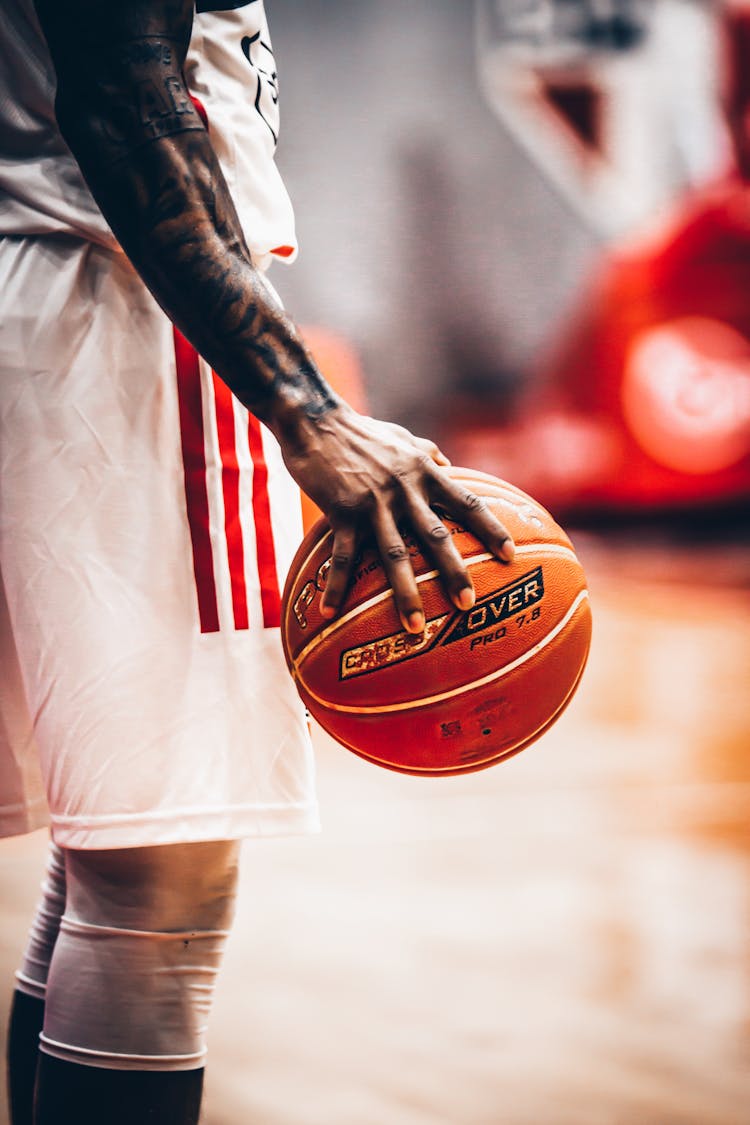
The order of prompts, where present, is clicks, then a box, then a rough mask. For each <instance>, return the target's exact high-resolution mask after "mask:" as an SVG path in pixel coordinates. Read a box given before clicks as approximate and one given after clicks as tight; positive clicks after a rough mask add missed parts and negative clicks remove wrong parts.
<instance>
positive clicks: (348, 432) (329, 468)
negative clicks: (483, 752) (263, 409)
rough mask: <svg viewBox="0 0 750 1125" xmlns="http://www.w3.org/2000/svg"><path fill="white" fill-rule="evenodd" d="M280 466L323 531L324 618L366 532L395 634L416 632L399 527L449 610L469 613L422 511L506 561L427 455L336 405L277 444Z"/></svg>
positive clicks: (503, 537)
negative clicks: (398, 624) (397, 623)
mask: <svg viewBox="0 0 750 1125" xmlns="http://www.w3.org/2000/svg"><path fill="white" fill-rule="evenodd" d="M280 440H281V444H282V451H283V454H284V460H285V462H286V464H287V467H288V468H289V471H290V472H291V474H292V476H293V477H294V478H295V480H296V481H297V483H298V484H299V485H300V487H301V488H302V489H303V490H304V491H305V492H306V493H307V494H308V495H309V496H310V497H311V498H312V499H313V500H314V501H315V503H316V504H317V505H318V506H319V507H320V508H321V510H322V511H323V512H324V513H325V515H326V518H327V519H328V521H329V523H330V525H331V527H332V529H333V550H332V555H331V568H330V570H329V572H328V579H327V582H326V588H325V592H324V594H323V599H322V602H321V610H322V612H323V614H324V615H325V616H327V617H334V616H335V615H336V613H337V612H338V611H339V609H340V608H341V605H342V603H343V601H344V597H345V595H346V590H347V587H348V584H349V579H350V576H351V572H352V567H353V564H354V560H355V558H356V555H357V549H358V546H359V543H360V541H361V539H362V536H363V535H364V533H365V532H366V531H367V530H368V529H369V530H371V531H372V533H373V534H374V537H375V541H376V543H377V546H378V550H379V552H380V557H381V558H382V560H383V566H384V567H385V572H386V574H387V576H388V580H389V582H390V584H391V586H392V588H393V596H394V600H395V603H396V608H397V610H398V613H399V616H400V618H401V621H402V622H403V625H404V628H405V629H406V630H407V631H408V632H410V633H421V632H422V631H423V630H424V625H425V618H424V612H423V610H422V601H421V598H420V596H419V589H418V586H417V582H416V579H415V576H414V571H413V569H412V565H411V562H410V559H409V551H408V548H407V547H406V545H405V543H404V540H403V536H402V534H401V532H400V531H399V523H401V522H405V523H406V524H408V526H409V529H410V531H411V532H413V534H414V535H415V537H416V539H417V540H418V542H419V544H420V546H421V547H422V548H423V549H424V551H425V553H426V554H427V555H429V557H430V558H432V559H433V560H434V562H435V566H436V567H437V569H438V571H439V572H440V575H441V577H442V580H443V582H444V584H445V588H446V590H447V592H448V595H449V596H450V598H451V600H452V601H453V603H454V604H455V605H456V606H457V607H458V608H459V609H462V610H467V609H471V607H472V605H473V604H474V600H475V595H474V587H473V585H472V582H471V578H470V576H469V572H468V570H467V568H466V565H465V563H464V561H463V559H462V558H461V556H460V555H459V553H458V551H457V550H456V548H455V546H454V545H453V542H452V539H451V536H450V532H449V531H448V529H447V527H446V526H445V524H444V523H443V521H442V520H441V519H440V517H439V516H438V515H436V513H435V511H434V510H433V508H432V506H431V505H438V506H439V507H440V509H441V510H443V511H445V512H446V513H447V514H448V515H449V516H451V518H452V519H455V520H456V521H457V522H458V523H460V524H461V525H462V526H464V527H466V528H468V529H469V530H470V531H472V532H473V533H474V535H476V536H477V538H478V539H480V540H481V541H482V543H484V544H485V546H486V547H487V549H488V550H489V551H491V552H492V553H493V554H494V555H496V556H497V557H498V558H500V559H503V560H504V561H506V562H510V560H511V559H512V558H513V553H514V548H513V541H512V539H511V537H510V535H509V533H508V531H507V530H506V528H504V527H503V525H502V524H501V523H500V521H499V520H498V519H496V517H495V516H494V515H493V514H492V512H491V511H490V510H489V508H488V506H487V504H486V502H485V501H484V500H483V499H482V498H481V497H479V496H475V495H474V493H472V492H469V491H467V489H466V488H464V487H463V486H462V485H461V484H458V483H456V482H455V481H453V480H452V479H451V478H450V477H449V476H448V475H447V473H445V472H443V471H442V469H443V467H444V466H446V465H448V464H449V463H450V462H449V461H448V459H447V458H446V457H445V456H444V455H443V454H442V453H441V452H440V450H439V449H438V448H437V446H436V445H435V444H434V443H433V442H430V441H427V440H425V439H424V438H417V437H414V435H413V434H411V433H409V431H408V430H405V429H404V428H403V427H402V426H396V425H394V424H393V423H390V422H380V421H376V420H375V419H373V418H366V417H363V416H362V415H360V414H357V413H356V412H355V411H354V410H352V409H351V407H349V406H347V405H346V404H344V403H341V404H340V405H338V406H336V407H335V408H334V409H333V410H329V411H328V412H327V413H325V414H323V415H322V416H321V417H318V418H317V419H315V421H314V422H313V421H312V420H310V419H307V420H305V422H304V423H303V424H302V425H301V426H300V427H299V428H298V429H297V430H296V432H295V435H294V439H293V440H290V439H289V438H288V437H284V436H283V435H280Z"/></svg>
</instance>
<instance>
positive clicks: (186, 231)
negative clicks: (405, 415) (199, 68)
mask: <svg viewBox="0 0 750 1125" xmlns="http://www.w3.org/2000/svg"><path fill="white" fill-rule="evenodd" d="M36 8H37V13H38V15H39V19H40V22H41V25H42V28H43V30H44V33H45V35H46V37H47V41H48V44H49V47H50V50H51V53H52V58H53V61H54V64H55V68H56V71H57V78H58V91H57V100H56V112H57V118H58V123H59V126H60V129H61V131H62V133H63V136H64V137H65V140H66V141H67V143H68V145H69V146H70V148H71V151H72V152H73V154H74V155H75V157H76V159H77V161H78V163H79V165H80V167H81V170H82V172H83V174H84V176H85V178H86V180H87V182H88V184H89V186H90V188H91V191H92V193H93V195H94V197H95V199H96V201H97V203H98V204H99V206H100V208H101V210H102V213H103V214H104V216H105V218H106V219H107V221H108V223H109V224H110V226H111V228H112V230H113V231H114V233H115V235H116V236H117V238H118V240H119V242H120V244H121V246H122V247H123V249H124V250H125V252H126V254H127V255H128V257H129V258H130V260H131V261H132V263H133V265H134V266H135V268H136V269H137V270H138V272H139V274H140V275H141V277H142V278H143V280H144V281H145V283H146V284H147V285H148V287H149V288H150V290H151V292H152V293H153V294H154V296H155V298H156V300H157V301H158V302H159V304H160V305H161V306H162V308H163V309H164V310H165V312H166V313H167V315H168V316H169V317H170V319H171V320H172V321H173V322H174V323H175V324H176V325H177V326H178V327H179V328H180V329H181V331H182V332H183V333H184V335H185V336H186V337H187V338H188V339H189V340H190V341H191V343H193V344H194V346H195V347H196V348H197V349H198V351H199V352H200V353H201V354H202V355H203V356H204V357H205V358H206V360H207V361H208V362H209V363H210V364H211V366H212V367H213V368H214V370H215V371H216V372H217V373H218V374H219V375H220V376H221V378H222V379H223V380H224V381H225V382H226V383H227V385H228V386H229V387H230V388H231V390H232V391H233V392H234V394H235V395H236V396H237V397H238V398H239V399H240V401H241V402H243V403H244V404H245V406H247V407H248V409H249V410H251V411H252V412H253V413H254V414H255V415H257V417H259V418H260V419H261V420H262V421H264V422H265V423H266V424H267V425H268V426H269V428H270V429H271V430H272V431H273V433H274V434H275V435H276V437H277V438H278V439H279V442H280V444H281V448H282V451H283V454H284V458H285V461H286V463H287V466H288V467H289V470H290V472H291V473H292V475H293V476H294V477H295V479H296V480H297V482H298V483H299V484H300V486H301V487H302V488H303V489H304V490H305V491H306V492H307V493H308V494H309V495H310V496H312V498H313V499H314V500H315V501H316V502H317V503H318V504H319V505H320V507H321V508H322V510H323V511H324V512H325V513H326V515H327V517H328V519H329V520H330V522H331V525H332V527H333V528H334V533H335V534H334V546H333V565H332V567H331V571H330V575H329V581H328V584H327V589H326V593H325V606H326V610H327V612H329V613H330V614H333V613H334V612H335V611H336V610H337V609H338V607H339V605H340V604H341V602H342V600H343V596H344V593H345V590H346V585H347V582H348V578H349V574H350V570H351V566H352V563H353V559H354V556H355V554H356V548H357V543H358V540H359V538H360V536H361V535H362V534H363V533H365V532H366V531H368V530H369V531H371V532H373V533H374V535H375V537H376V539H377V542H378V546H379V549H380V553H381V556H382V558H383V561H384V565H385V567H386V570H387V573H388V576H389V579H390V581H391V584H392V586H393V589H394V594H395V598H396V603H397V605H398V608H399V612H400V614H401V617H402V620H403V621H404V624H405V625H406V627H407V628H409V629H411V630H412V631H415V632H419V631H420V630H421V628H422V625H423V621H424V618H423V615H422V609H421V602H420V598H419V592H418V589H417V585H416V582H415V580H414V574H413V572H412V569H411V564H410V563H409V558H408V552H407V550H406V548H405V546H404V542H403V538H402V536H401V533H400V531H399V521H401V520H403V519H405V520H407V521H408V523H409V524H410V526H411V528H412V530H413V531H414V532H415V533H416V535H417V537H418V538H419V539H420V541H421V542H422V543H423V544H424V545H425V547H426V548H427V549H428V551H429V552H430V553H431V554H432V556H433V557H434V559H435V562H436V565H437V566H438V568H439V569H440V571H441V574H442V576H443V579H444V581H445V584H446V587H447V589H448V591H449V592H450V594H451V596H452V598H453V600H454V601H455V603H456V604H457V605H459V606H460V607H462V608H468V607H469V605H471V604H472V601H473V590H472V587H471V580H470V578H469V576H468V573H467V571H466V569H465V567H464V564H463V562H462V560H461V559H460V558H459V556H458V554H457V552H456V551H455V548H454V547H453V545H452V543H451V540H450V537H449V536H448V535H447V531H446V528H445V527H444V525H443V523H442V522H441V521H440V520H439V519H438V517H437V516H436V515H435V513H434V512H433V510H432V508H431V506H430V505H431V504H437V505H439V506H440V507H441V508H443V509H445V510H446V511H448V512H449V513H450V514H451V515H453V516H455V517H456V518H457V519H459V520H460V521H461V522H463V523H464V524H465V525H466V526H469V527H471V528H472V530H474V531H475V533H476V534H477V535H478V536H479V537H480V538H481V539H482V540H483V542H485V543H486V544H487V546H488V547H489V548H490V549H491V550H493V551H494V552H495V553H496V554H497V555H498V556H499V557H503V558H509V557H512V543H511V541H510V537H509V536H508V534H507V532H506V531H505V529H504V528H503V527H502V525H501V524H499V523H498V521H497V520H496V519H495V518H494V516H492V515H491V513H490V512H489V511H488V510H487V509H486V507H485V506H484V505H483V503H482V502H481V501H479V500H478V499H477V497H475V496H472V495H471V494H470V493H467V492H466V491H465V490H463V489H462V488H460V487H458V486H456V485H455V484H454V483H453V482H452V481H450V480H449V478H448V477H447V476H446V474H445V473H443V472H442V471H441V468H440V465H441V464H444V463H445V460H444V458H443V457H442V455H441V454H440V453H439V452H438V451H437V449H436V447H435V446H434V445H432V443H429V442H425V441H423V440H421V439H417V438H414V437H413V436H412V435H411V434H409V433H408V432H407V431H406V430H403V429H401V428H400V427H397V426H391V425H389V424H388V423H384V422H376V421H374V420H372V419H369V418H363V417H361V416H360V415H358V414H356V413H355V412H354V411H353V410H351V408H350V407H349V406H348V405H347V404H346V403H344V402H342V401H341V400H340V399H338V398H337V397H336V395H334V393H333V392H332V390H331V388H330V387H329V386H328V384H327V383H326V382H325V380H324V379H323V377H322V375H321V374H320V372H319V371H318V370H317V368H316V367H315V364H314V363H313V361H312V359H311V357H310V355H309V354H308V353H307V351H306V350H305V347H304V345H303V343H302V341H301V339H300V338H299V335H298V334H297V332H296V330H295V328H294V325H293V324H292V322H291V320H290V319H289V318H288V317H287V316H286V315H285V314H284V313H282V312H280V311H279V310H278V309H277V308H276V307H275V306H274V305H273V303H272V302H271V301H270V300H269V297H268V295H267V291H266V289H265V286H264V284H263V282H262V280H261V278H260V277H259V275H258V273H257V271H256V270H255V268H254V267H253V264H252V261H251V257H250V253H249V251H248V248H247V245H246V243H245V239H244V237H243V233H242V229H241V226H240V223H239V220H238V217H237V214H236V211H235V208H234V204H233V202H232V199H231V196H230V194H229V191H228V189H227V185H226V183H225V181H224V177H223V175H222V173H221V169H220V167H219V164H218V161H217V158H216V154H215V152H214V150H213V148H212V146H211V142H210V139H209V136H208V134H207V132H206V130H205V128H204V126H203V123H202V121H201V119H200V117H199V115H198V114H197V112H196V111H195V109H194V107H193V104H192V102H191V100H190V97H189V95H188V91H187V89H186V86H185V81H184V77H183V65H184V61H185V56H186V53H187V48H188V44H189V41H190V35H191V30H192V19H193V3H192V2H191V0H106V2H102V0H36Z"/></svg>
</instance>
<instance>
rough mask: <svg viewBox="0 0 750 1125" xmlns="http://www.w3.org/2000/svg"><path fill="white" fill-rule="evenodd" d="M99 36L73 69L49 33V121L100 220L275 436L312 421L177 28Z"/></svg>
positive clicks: (296, 344)
mask: <svg viewBox="0 0 750 1125" xmlns="http://www.w3.org/2000/svg"><path fill="white" fill-rule="evenodd" d="M40 7H41V8H42V9H43V8H44V5H43V4H42V5H40ZM182 8H183V11H184V5H183V6H182ZM53 23H54V21H53ZM109 30H110V31H114V44H113V43H112V41H111V39H110V41H109V42H107V45H106V46H101V47H98V46H97V44H96V43H95V42H94V43H92V44H90V45H89V47H88V48H86V47H85V46H84V47H83V48H81V47H80V46H77V48H76V50H77V52H78V53H79V56H80V53H81V52H82V51H83V52H86V51H87V52H88V54H89V56H90V58H89V59H88V60H86V59H83V58H80V57H79V59H78V61H79V62H80V63H81V66H79V67H75V66H73V65H71V59H70V55H69V54H68V52H67V51H66V49H65V47H66V45H65V44H63V47H62V49H61V48H60V47H59V44H58V42H57V41H56V40H55V38H54V27H53V37H52V44H53V55H56V56H57V57H56V63H57V69H58V97H57V103H56V109H57V115H58V122H59V125H60V128H61V131H62V132H63V135H64V136H65V139H66V141H67V143H68V144H69V146H70V148H71V150H72V151H73V153H74V155H75V157H76V159H77V160H78V162H79V164H80V167H81V169H82V171H83V174H84V176H85V177H86V179H87V182H88V183H89V186H90V187H91V190H92V192H93V194H94V197H95V198H96V200H97V203H98V204H99V206H100V208H101V210H102V213H103V214H104V216H105V218H106V219H107V221H108V223H109V224H110V226H111V227H112V230H113V231H114V233H115V235H116V236H117V238H118V240H119V242H120V244H121V245H122V247H123V249H124V250H125V252H126V253H127V255H128V257H129V258H130V260H131V261H132V262H133V264H134V266H135V268H136V269H137V270H138V272H139V274H140V275H141V277H142V278H143V280H144V281H145V282H146V284H147V285H148V286H149V288H150V289H151V291H152V293H153V294H154V296H155V297H156V299H157V301H158V302H159V304H160V305H161V306H162V308H163V309H164V310H165V312H166V313H167V315H168V316H169V317H170V319H171V320H172V321H173V322H174V323H175V324H176V325H177V326H178V327H179V328H180V330H181V331H182V332H183V333H184V335H186V336H187V337H188V339H190V341H191V342H192V343H193V344H194V345H195V347H196V348H197V349H198V350H199V351H200V352H201V354H202V355H203V356H204V357H205V358H206V359H207V361H208V362H209V363H210V364H211V365H212V367H213V368H214V369H215V370H216V371H217V372H218V374H219V375H220V376H221V377H222V378H223V379H224V380H225V381H226V382H227V384H228V385H229V386H230V387H231V389H232V390H233V391H234V393H235V394H236V395H237V397H238V398H239V399H240V401H242V402H243V403H244V404H245V405H246V406H247V407H248V408H249V409H250V410H251V411H253V413H255V414H256V415H257V416H258V417H260V418H262V419H263V420H264V421H265V422H267V423H268V424H269V425H271V427H272V428H273V429H275V430H277V431H278V430H284V429H288V428H290V427H293V426H295V425H296V424H297V421H298V419H299V417H300V416H303V417H305V418H308V419H314V418H315V417H318V416H319V415H320V414H322V413H325V412H326V411H327V410H329V409H331V407H332V406H334V405H335V403H336V399H335V397H334V396H333V394H332V392H331V391H330V388H328V386H327V384H326V383H325V381H324V380H323V379H322V377H321V376H320V374H319V372H318V371H317V369H316V368H315V365H314V363H313V362H312V360H311V359H310V357H309V355H308V353H307V352H306V350H305V348H304V346H303V344H302V342H301V340H300V339H299V336H298V334H297V333H296V331H295V329H294V326H293V325H292V323H291V322H290V320H289V319H288V318H287V317H286V316H285V315H284V314H283V313H282V312H280V311H279V310H278V309H277V308H276V306H275V305H274V303H273V302H272V301H271V300H270V298H269V295H268V292H267V290H266V287H265V285H264V284H263V281H262V279H261V278H260V276H259V274H258V272H257V271H256V269H255V268H254V266H253V263H252V260H251V256H250V253H249V251H248V248H247V245H246V243H245V239H244V236H243V233H242V229H241V226H240V222H239V219H238V217H237V213H236V211H235V208H234V204H233V202H232V199H231V196H230V194H229V191H228V188H227V185H226V182H225V180H224V177H223V174H222V172H221V168H220V167H219V163H218V160H217V158H216V154H215V152H214V150H213V147H212V145H211V142H210V138H209V136H208V134H207V132H206V130H205V128H204V127H203V123H202V121H201V120H200V117H199V115H198V113H197V112H196V110H195V108H194V106H193V105H192V103H191V101H190V98H189V95H188V92H187V90H186V88H185V84H184V80H183V77H182V62H183V59H184V51H185V47H186V42H185V34H184V32H185V29H184V26H183V28H182V35H180V34H176V33H175V32H174V31H171V30H170V29H169V28H167V29H166V32H165V33H162V34H159V28H158V26H157V27H153V26H151V25H149V24H146V26H138V27H135V28H134V27H130V26H128V27H125V28H121V27H118V26H115V27H114V28H110V29H109ZM187 30H188V35H189V28H188V29H187ZM55 47H57V50H55V49H54V48H55ZM86 62H88V63H89V65H88V66H85V64H86ZM144 91H145V93H144Z"/></svg>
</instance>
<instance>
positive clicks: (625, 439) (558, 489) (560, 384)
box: [444, 0, 750, 511]
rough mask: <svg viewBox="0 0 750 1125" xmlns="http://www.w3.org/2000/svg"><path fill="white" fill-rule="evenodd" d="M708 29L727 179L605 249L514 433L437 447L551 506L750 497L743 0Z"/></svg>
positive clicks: (450, 440) (749, 229)
mask: <svg viewBox="0 0 750 1125" xmlns="http://www.w3.org/2000/svg"><path fill="white" fill-rule="evenodd" d="M720 18H721V21H722V27H721V30H722V46H723V60H722V102H723V107H724V112H725V116H726V119H727V123H728V126H729V131H730V134H731V138H732V143H733V147H734V157H735V167H734V169H733V170H732V171H731V172H730V173H729V175H727V176H726V178H724V179H723V180H721V181H720V182H718V183H715V184H712V185H710V186H708V187H706V188H704V189H702V190H700V191H696V192H693V193H691V194H690V195H689V196H687V197H686V198H684V199H683V200H681V201H679V202H678V203H677V204H676V206H675V208H674V211H673V214H672V216H671V218H670V220H669V222H668V223H667V224H665V225H664V226H663V227H662V229H661V230H660V231H659V232H658V234H657V235H655V236H654V235H652V236H650V237H647V238H644V239H641V240H640V241H638V242H633V243H632V244H629V245H625V246H620V247H616V248H614V249H613V250H611V251H609V253H608V255H607V257H606V258H605V261H604V262H603V264H602V265H601V266H600V268H599V269H598V271H597V272H596V274H595V276H594V277H593V279H592V280H591V283H590V284H589V285H588V286H587V289H586V292H585V293H584V295H583V299H582V300H581V301H580V302H579V305H578V308H577V310H576V312H575V313H574V315H573V316H572V317H571V318H570V319H569V320H568V322H567V324H566V326H565V329H564V331H563V333H562V335H561V336H560V337H559V338H558V339H557V340H556V341H555V342H554V344H553V345H552V346H551V347H550V348H549V349H548V350H547V352H546V353H545V355H544V356H543V357H542V359H541V360H540V361H539V362H538V363H537V365H536V366H535V369H534V370H533V371H532V372H531V385H532V386H533V387H534V388H535V390H534V392H533V395H532V394H530V395H529V397H528V400H527V401H525V402H522V403H521V404H520V407H519V412H518V417H517V418H516V419H514V421H513V423H512V425H505V426H502V427H497V426H492V425H490V424H488V423H481V424H479V425H476V424H474V423H470V424H469V425H468V426H465V427H464V428H463V429H460V428H459V426H458V424H456V422H454V423H453V429H452V431H450V432H449V433H448V434H446V435H445V436H444V440H445V442H446V445H447V448H448V450H449V452H450V453H451V455H452V456H454V457H455V458H456V459H457V460H461V461H464V462H466V463H469V464H473V465H475V466H476V467H477V468H482V469H484V470H486V471H487V472H494V473H499V474H500V475H502V476H505V477H508V478H509V479H511V480H513V481H515V482H516V483H517V484H519V485H520V486H521V487H522V488H524V489H526V490H527V491H529V492H531V493H533V494H534V495H536V496H538V498H539V500H540V501H541V502H542V503H543V504H545V505H546V506H548V507H551V508H552V509H553V510H555V511H574V510H576V511H580V510H585V509H589V510H590V509H596V510H599V509H602V508H607V509H649V508H658V509H664V508H672V509H674V508H682V509H684V508H689V507H691V506H703V507H706V506H719V505H724V506H726V505H734V504H737V503H739V502H741V501H745V500H747V499H750V0H747V2H743V3H737V2H734V3H729V4H728V5H727V7H726V8H725V9H724V11H723V12H722V15H721V17H720ZM539 387H541V388H543V390H542V392H541V394H540V392H539V390H538V388H539Z"/></svg>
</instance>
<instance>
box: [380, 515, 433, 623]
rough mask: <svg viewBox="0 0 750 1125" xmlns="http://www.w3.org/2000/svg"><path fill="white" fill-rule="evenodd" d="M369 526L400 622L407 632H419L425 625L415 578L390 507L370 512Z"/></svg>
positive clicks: (406, 548)
mask: <svg viewBox="0 0 750 1125" xmlns="http://www.w3.org/2000/svg"><path fill="white" fill-rule="evenodd" d="M372 526H373V530H374V532H375V538H376V540H377V544H378V550H379V552H380V557H381V559H382V562H383V569H384V570H385V573H386V577H387V578H388V581H389V583H390V585H391V589H392V590H393V600H394V602H395V605H396V609H397V611H398V615H399V617H400V618H401V623H402V624H403V626H404V628H405V629H406V631H407V633H422V632H424V625H425V619H424V610H423V609H422V599H421V598H420V596H419V590H418V588H417V580H416V578H415V577H414V569H413V567H412V565H411V559H410V557H409V549H408V547H407V546H406V544H405V543H404V540H403V537H402V535H401V532H400V531H399V530H398V527H397V525H396V521H395V519H394V516H393V513H392V511H391V510H390V508H387V507H386V506H385V505H382V504H380V505H378V507H377V508H376V509H375V511H374V513H373V517H372Z"/></svg>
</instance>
